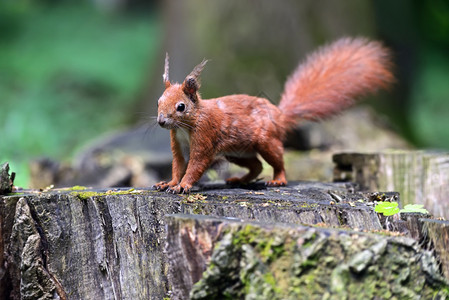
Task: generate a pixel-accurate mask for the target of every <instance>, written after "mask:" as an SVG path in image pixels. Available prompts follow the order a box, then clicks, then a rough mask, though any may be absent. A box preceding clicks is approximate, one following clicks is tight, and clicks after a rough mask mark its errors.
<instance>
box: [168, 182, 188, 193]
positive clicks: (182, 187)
mask: <svg viewBox="0 0 449 300" xmlns="http://www.w3.org/2000/svg"><path fill="white" fill-rule="evenodd" d="M191 188H192V186H191V185H190V184H182V183H180V184H178V185H176V186H173V187H170V188H168V189H167V193H173V194H181V193H183V194H188V193H190V189H191Z"/></svg>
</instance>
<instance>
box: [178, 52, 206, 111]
mask: <svg viewBox="0 0 449 300" xmlns="http://www.w3.org/2000/svg"><path fill="white" fill-rule="evenodd" d="M206 63H207V60H206V59H203V61H202V62H201V63H200V64H199V65H197V66H196V67H195V68H193V71H192V72H191V73H190V74H189V75H187V77H186V79H184V82H183V83H182V90H183V91H184V93H185V94H186V95H187V96H189V98H190V99H191V100H192V101H193V102H196V101H197V100H198V99H197V94H196V92H197V91H198V90H199V88H200V85H201V84H200V74H201V71H203V69H204V66H205V65H206Z"/></svg>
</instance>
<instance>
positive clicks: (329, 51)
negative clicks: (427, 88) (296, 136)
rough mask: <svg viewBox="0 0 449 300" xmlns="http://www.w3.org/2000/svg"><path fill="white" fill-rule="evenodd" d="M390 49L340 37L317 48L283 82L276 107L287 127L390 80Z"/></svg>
mask: <svg viewBox="0 0 449 300" xmlns="http://www.w3.org/2000/svg"><path fill="white" fill-rule="evenodd" d="M391 66H392V64H391V61H390V52H389V50H388V49H387V48H384V47H383V46H382V45H381V44H380V43H379V42H374V41H369V40H367V39H364V38H342V39H339V40H337V41H336V42H334V43H332V44H330V45H328V46H324V47H322V48H320V49H318V50H317V51H316V52H314V53H312V54H311V55H310V56H308V57H307V59H306V61H305V62H304V63H302V64H300V65H299V66H298V67H297V69H296V70H295V72H294V73H293V74H292V75H291V77H290V78H289V79H288V80H287V82H286V83H285V88H284V92H283V94H282V97H281V100H280V103H279V109H280V110H281V111H282V113H283V115H284V118H285V119H284V122H285V125H286V126H287V128H291V127H292V126H294V125H295V124H296V123H297V122H298V121H299V120H301V119H305V120H317V119H323V118H326V117H330V116H332V115H335V114H337V113H339V112H340V111H341V110H343V109H345V108H347V107H348V106H350V105H351V104H352V103H353V102H354V100H355V99H356V98H357V97H359V96H362V95H365V94H367V93H371V92H374V91H376V90H377V89H379V88H387V87H388V86H389V85H390V84H391V83H392V82H393V81H394V76H393V74H392V73H391V70H390V69H391Z"/></svg>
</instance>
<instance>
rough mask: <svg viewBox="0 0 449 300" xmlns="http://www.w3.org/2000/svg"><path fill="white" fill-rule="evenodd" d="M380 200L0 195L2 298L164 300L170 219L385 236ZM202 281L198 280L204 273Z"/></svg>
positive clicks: (222, 194)
mask: <svg viewBox="0 0 449 300" xmlns="http://www.w3.org/2000/svg"><path fill="white" fill-rule="evenodd" d="M384 196H385V197H390V198H391V199H396V198H397V195H396V194H386V195H384ZM376 197H377V196H376ZM376 197H373V195H372V194H366V193H360V192H354V189H353V187H352V185H349V184H343V183H332V184H330V183H329V184H326V183H311V182H296V183H290V184H289V186H288V187H284V188H265V187H264V185H263V184H255V185H251V186H248V187H247V188H246V189H242V188H233V189H229V188H225V186H224V185H219V184H218V185H208V186H205V187H203V188H202V189H201V190H197V191H196V192H195V193H193V194H190V195H172V194H167V193H165V192H157V191H152V190H144V189H143V190H134V189H113V190H90V189H83V188H82V187H74V188H71V189H58V190H48V191H43V192H36V191H23V192H22V193H14V194H10V195H8V196H1V197H0V228H1V233H2V234H1V239H0V250H1V249H3V251H1V253H0V262H2V264H1V265H0V286H1V289H0V292H1V295H0V297H4V298H10V299H53V298H59V299H162V298H163V297H164V296H167V295H170V294H169V290H170V285H169V281H168V279H167V272H168V269H169V265H168V262H167V259H166V255H165V254H164V248H165V242H166V239H167V235H166V221H165V216H166V215H167V214H175V213H186V214H198V215H211V216H222V217H226V218H228V219H229V218H231V219H232V218H236V219H242V220H255V221H259V222H262V223H267V224H272V223H276V222H283V223H290V224H292V226H293V225H295V226H297V225H299V224H308V225H314V224H318V225H319V226H327V227H344V228H346V230H349V229H354V230H359V231H376V232H377V231H379V230H382V228H383V227H382V223H381V221H380V220H379V218H378V215H377V214H376V213H375V212H374V209H373V202H372V200H373V199H374V198H376ZM376 199H377V198H376ZM384 226H385V225H384ZM301 228H302V227H301ZM168 243H170V237H169V238H168ZM204 246H205V247H206V248H207V247H208V246H207V244H205V245H204ZM206 248H204V249H206ZM208 251H209V252H211V251H212V250H210V249H209V250H208ZM206 252H207V251H206ZM193 254H195V253H193ZM189 257H190V256H189ZM204 257H206V256H204ZM189 259H190V258H189ZM191 259H192V260H193V259H197V258H196V256H194V255H192V256H191ZM199 261H201V260H199ZM203 267H204V266H203ZM173 270H174V271H173V272H175V273H179V272H181V271H182V270H181V269H179V270H178V271H179V272H178V271H176V269H173ZM194 273H195V277H194V279H195V280H199V277H201V274H202V269H200V268H197V269H196V270H195V271H194ZM434 273H435V274H436V273H437V272H436V271H435V272H434ZM179 274H180V276H181V273H179ZM189 276H190V275H189ZM435 276H436V275H435ZM190 284H193V281H191V283H190ZM172 299H176V297H172Z"/></svg>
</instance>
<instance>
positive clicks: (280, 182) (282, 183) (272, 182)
mask: <svg viewBox="0 0 449 300" xmlns="http://www.w3.org/2000/svg"><path fill="white" fill-rule="evenodd" d="M265 185H266V186H286V185H287V182H286V181H285V180H269V181H267V182H265Z"/></svg>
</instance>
